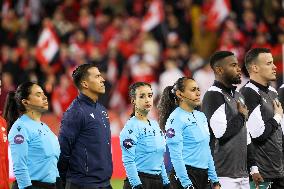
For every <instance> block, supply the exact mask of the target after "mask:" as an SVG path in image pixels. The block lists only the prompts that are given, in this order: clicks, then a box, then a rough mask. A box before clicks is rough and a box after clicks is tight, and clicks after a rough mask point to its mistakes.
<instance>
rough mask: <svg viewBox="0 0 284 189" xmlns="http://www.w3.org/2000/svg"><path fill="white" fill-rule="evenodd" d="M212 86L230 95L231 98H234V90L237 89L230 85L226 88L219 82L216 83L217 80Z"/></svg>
mask: <svg viewBox="0 0 284 189" xmlns="http://www.w3.org/2000/svg"><path fill="white" fill-rule="evenodd" d="M213 85H214V86H216V87H218V88H220V89H222V90H223V91H225V92H227V93H229V94H231V95H232V96H234V94H235V91H236V89H237V87H236V86H233V85H232V86H231V87H227V86H225V85H224V84H223V83H221V82H220V81H217V80H215V81H214V84H213Z"/></svg>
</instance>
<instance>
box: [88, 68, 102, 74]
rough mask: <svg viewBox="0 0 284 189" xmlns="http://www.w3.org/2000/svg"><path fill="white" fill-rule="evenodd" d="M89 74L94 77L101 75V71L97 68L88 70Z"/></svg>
mask: <svg viewBox="0 0 284 189" xmlns="http://www.w3.org/2000/svg"><path fill="white" fill-rule="evenodd" d="M88 72H89V73H90V74H92V75H99V74H100V71H99V69H98V68H96V67H91V68H89V69H88Z"/></svg>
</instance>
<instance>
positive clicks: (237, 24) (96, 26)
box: [0, 0, 284, 136]
mask: <svg viewBox="0 0 284 189" xmlns="http://www.w3.org/2000/svg"><path fill="white" fill-rule="evenodd" d="M216 2H218V3H220V4H219V6H217V9H216ZM0 3H1V4H0V5H1V7H0V8H1V25H0V48H1V50H0V52H1V53H0V63H1V73H2V95H1V97H0V111H2V110H3V105H4V101H5V97H6V94H7V93H8V91H10V90H14V89H15V88H16V86H18V84H19V83H21V82H24V81H27V80H32V81H35V82H37V83H39V84H40V85H41V86H43V88H44V90H45V92H46V94H47V96H48V98H49V99H50V102H51V103H50V112H49V114H48V115H46V119H47V120H48V122H52V123H51V124H53V125H55V127H56V130H55V132H58V126H59V123H60V118H61V116H62V114H63V112H64V111H65V110H66V109H67V107H68V106H69V104H70V102H71V101H72V100H73V98H74V97H76V95H77V91H76V89H75V87H74V86H73V85H72V81H71V73H72V71H73V69H74V67H76V66H77V65H79V64H82V63H85V62H89V63H92V64H96V65H97V66H98V67H99V69H100V70H101V72H102V73H103V75H104V77H105V79H106V86H107V90H106V91H107V94H106V95H104V96H103V97H102V98H101V99H100V101H101V102H102V103H103V104H104V105H105V106H106V107H107V108H108V110H109V116H110V120H111V130H112V135H113V136H118V135H119V132H120V130H121V129H122V127H123V124H124V123H125V122H126V120H127V119H128V118H129V115H130V113H131V111H132V109H131V107H130V106H129V103H128V102H129V100H128V97H127V90H128V86H129V85H130V84H131V83H133V82H136V81H145V82H149V83H151V84H152V86H153V89H154V94H155V102H157V101H158V99H159V94H160V93H161V91H162V90H163V89H164V88H165V86H167V85H172V84H173V82H174V81H175V80H176V79H177V78H179V77H181V76H183V75H186V76H193V77H194V78H195V80H196V81H197V83H198V85H199V86H200V88H201V92H202V95H203V94H204V93H205V91H206V90H207V89H208V88H209V86H210V85H211V84H212V83H213V80H214V75H213V73H212V71H211V69H210V66H209V65H208V59H209V57H210V54H211V53H212V52H214V51H216V50H229V51H232V52H234V53H235V55H236V56H237V58H238V60H239V62H240V64H243V58H244V54H245V52H246V51H247V50H248V49H250V48H252V47H266V48H270V49H271V50H272V54H273V56H274V62H275V64H276V65H277V74H278V80H277V82H276V83H275V85H276V87H278V86H279V85H280V84H281V83H282V77H283V76H282V75H283V67H282V61H283V60H282V57H283V54H282V52H283V51H282V44H284V2H283V1H281V0H270V1H267V0H231V1H229V0H175V1H172V0H165V1H159V0H135V1H133V0H81V1H76V0H23V1H17V0H2V1H0ZM214 5H215V7H214ZM150 7H153V8H154V10H155V11H152V12H151V11H150ZM151 19H152V21H151ZM153 19H154V21H153ZM151 22H152V23H151ZM153 22H154V23H153ZM44 30H47V31H51V34H50V33H49V35H48V37H46V38H45V39H44V40H45V41H44V43H42V42H40V40H39V39H40V37H42V33H43V31H44ZM43 38H44V37H43ZM51 44H53V46H51ZM48 45H50V46H49V47H51V51H52V50H53V51H54V52H51V54H48V55H44V56H43V55H42V54H44V53H45V52H44V51H45V50H50V49H48V48H49V47H48ZM245 74H246V72H245V70H244V75H245ZM152 116H153V117H156V111H155V109H154V110H153V112H152ZM55 118H56V119H55Z"/></svg>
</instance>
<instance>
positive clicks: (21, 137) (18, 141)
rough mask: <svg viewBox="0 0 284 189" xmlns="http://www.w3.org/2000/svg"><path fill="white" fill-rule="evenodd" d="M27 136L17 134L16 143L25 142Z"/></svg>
mask: <svg viewBox="0 0 284 189" xmlns="http://www.w3.org/2000/svg"><path fill="white" fill-rule="evenodd" d="M24 140H25V138H24V136H23V135H16V136H15V137H14V143H15V144H22V143H23V142H24Z"/></svg>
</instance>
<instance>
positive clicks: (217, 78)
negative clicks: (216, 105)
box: [216, 77, 233, 88]
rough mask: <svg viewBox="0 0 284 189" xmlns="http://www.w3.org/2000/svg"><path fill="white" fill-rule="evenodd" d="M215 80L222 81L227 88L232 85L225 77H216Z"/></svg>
mask: <svg viewBox="0 0 284 189" xmlns="http://www.w3.org/2000/svg"><path fill="white" fill-rule="evenodd" d="M216 81H218V82H220V83H222V84H223V85H225V86H226V87H227V88H231V87H232V86H233V84H232V83H229V82H228V81H226V80H225V79H223V78H220V77H216Z"/></svg>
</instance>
